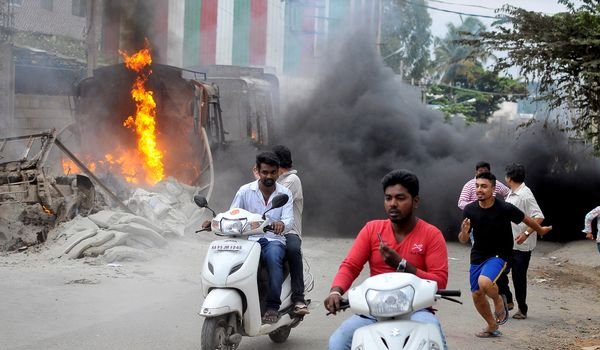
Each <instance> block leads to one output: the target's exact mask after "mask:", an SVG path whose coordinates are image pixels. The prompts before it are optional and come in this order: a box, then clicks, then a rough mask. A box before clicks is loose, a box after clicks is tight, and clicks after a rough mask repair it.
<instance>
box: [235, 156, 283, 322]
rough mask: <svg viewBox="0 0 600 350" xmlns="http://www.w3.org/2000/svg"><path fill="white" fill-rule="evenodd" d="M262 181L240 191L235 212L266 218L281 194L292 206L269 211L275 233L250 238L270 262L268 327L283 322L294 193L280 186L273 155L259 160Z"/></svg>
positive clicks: (277, 168)
mask: <svg viewBox="0 0 600 350" xmlns="http://www.w3.org/2000/svg"><path fill="white" fill-rule="evenodd" d="M256 169H257V170H258V176H259V178H258V180H256V181H253V182H250V183H249V184H246V185H244V186H242V187H240V189H239V190H238V191H237V193H236V194H235V197H234V198H233V202H232V203H231V209H233V208H241V209H245V210H247V211H249V212H251V213H258V214H262V213H264V212H265V211H266V210H267V209H269V208H271V201H272V199H273V198H274V197H275V196H276V195H279V194H286V195H288V197H289V200H288V202H287V203H286V204H285V205H284V206H283V207H281V208H277V209H273V210H271V211H269V212H268V213H267V214H266V216H267V218H269V219H271V220H272V221H273V222H272V223H271V226H272V227H273V230H272V231H267V232H266V233H264V234H259V235H252V236H249V237H248V239H249V240H254V241H258V243H260V246H261V258H262V260H263V261H265V262H266V266H267V269H268V271H269V291H268V293H267V300H266V302H267V311H266V312H265V314H264V316H263V322H264V323H276V322H277V321H278V320H279V312H278V311H279V307H280V305H281V299H280V295H281V286H282V284H283V280H284V275H283V261H284V258H285V237H284V234H285V233H287V232H288V231H289V229H290V228H291V227H292V226H293V224H294V213H293V208H292V201H293V198H292V193H291V192H290V190H288V189H287V188H285V187H284V186H283V185H280V184H278V183H277V178H278V177H279V160H278V159H277V156H276V155H275V154H274V153H272V152H263V153H260V154H259V155H257V156H256Z"/></svg>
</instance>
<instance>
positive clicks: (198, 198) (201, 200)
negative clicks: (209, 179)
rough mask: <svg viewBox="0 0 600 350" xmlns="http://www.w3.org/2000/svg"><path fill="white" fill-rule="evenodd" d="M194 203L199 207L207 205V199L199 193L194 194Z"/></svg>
mask: <svg viewBox="0 0 600 350" xmlns="http://www.w3.org/2000/svg"><path fill="white" fill-rule="evenodd" d="M194 203H196V205H197V206H199V207H200V208H206V207H208V201H207V200H206V198H204V197H202V196H201V195H199V194H197V195H195V196H194Z"/></svg>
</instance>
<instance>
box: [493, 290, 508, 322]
mask: <svg viewBox="0 0 600 350" xmlns="http://www.w3.org/2000/svg"><path fill="white" fill-rule="evenodd" d="M501 297H502V305H503V306H504V310H502V313H497V312H495V311H494V316H495V317H496V323H498V325H503V324H505V323H506V321H508V305H507V304H506V297H505V296H504V295H501Z"/></svg>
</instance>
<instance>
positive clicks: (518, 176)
mask: <svg viewBox="0 0 600 350" xmlns="http://www.w3.org/2000/svg"><path fill="white" fill-rule="evenodd" d="M504 170H506V177H508V178H509V179H511V180H512V181H514V182H516V183H520V184H522V183H523V182H525V167H524V166H523V164H518V163H512V164H509V165H507V166H506V168H505V169H504Z"/></svg>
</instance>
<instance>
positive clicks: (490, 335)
mask: <svg viewBox="0 0 600 350" xmlns="http://www.w3.org/2000/svg"><path fill="white" fill-rule="evenodd" d="M501 335H502V332H500V331H499V330H498V329H496V330H495V331H488V330H487V329H484V330H482V331H481V332H479V333H476V334H475V336H476V337H477V338H497V337H499V336H501Z"/></svg>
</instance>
